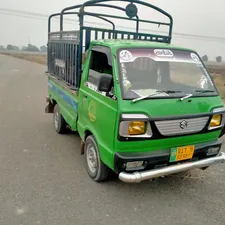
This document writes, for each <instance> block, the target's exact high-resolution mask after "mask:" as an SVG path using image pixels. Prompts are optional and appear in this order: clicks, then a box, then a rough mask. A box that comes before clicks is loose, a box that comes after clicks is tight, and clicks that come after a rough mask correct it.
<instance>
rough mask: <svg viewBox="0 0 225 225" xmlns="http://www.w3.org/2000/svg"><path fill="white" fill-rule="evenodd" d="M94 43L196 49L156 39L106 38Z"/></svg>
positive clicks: (114, 46) (111, 45) (109, 45)
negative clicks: (155, 40)
mask: <svg viewBox="0 0 225 225" xmlns="http://www.w3.org/2000/svg"><path fill="white" fill-rule="evenodd" d="M92 44H94V45H102V46H106V47H110V48H129V47H130V48H134V47H136V48H139V47H140V48H143V47H146V48H166V49H179V50H184V51H194V50H193V49H189V48H184V47H182V46H176V45H172V44H168V43H160V42H154V41H144V40H125V39H104V40H101V39H100V40H93V41H92Z"/></svg>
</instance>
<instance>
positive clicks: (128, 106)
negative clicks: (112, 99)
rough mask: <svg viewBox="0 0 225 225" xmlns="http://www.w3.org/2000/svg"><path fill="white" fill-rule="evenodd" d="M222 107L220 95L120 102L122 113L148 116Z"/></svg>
mask: <svg viewBox="0 0 225 225" xmlns="http://www.w3.org/2000/svg"><path fill="white" fill-rule="evenodd" d="M219 107H223V102H222V100H221V98H220V96H215V97H193V98H189V99H185V100H183V101H180V98H173V99H145V100H141V101H138V102H136V103H133V102H132V101H128V100H124V101H123V103H122V104H121V107H120V111H121V112H122V113H142V114H143V113H144V114H146V115H148V116H149V117H165V116H179V115H183V116H184V115H190V114H201V113H208V112H211V111H212V110H213V109H215V108H219Z"/></svg>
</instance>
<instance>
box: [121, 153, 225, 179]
mask: <svg viewBox="0 0 225 225" xmlns="http://www.w3.org/2000/svg"><path fill="white" fill-rule="evenodd" d="M223 162H225V153H223V152H221V153H220V154H219V155H217V156H215V157H212V158H208V159H203V160H199V161H196V162H187V163H181V164H177V165H173V166H168V167H165V168H160V169H153V170H148V171H144V172H134V173H126V172H121V173H120V174H119V179H120V180H121V181H123V182H126V183H139V182H141V181H144V180H149V179H152V178H157V177H162V176H167V175H170V174H174V173H179V172H183V171H187V170H191V169H196V168H204V167H208V166H211V165H214V164H218V163H223Z"/></svg>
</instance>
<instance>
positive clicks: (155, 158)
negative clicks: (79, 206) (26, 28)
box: [45, 0, 225, 183]
mask: <svg viewBox="0 0 225 225" xmlns="http://www.w3.org/2000/svg"><path fill="white" fill-rule="evenodd" d="M111 2H112V1H111V0H92V1H87V2H85V3H83V4H80V5H76V6H71V7H67V8H65V9H63V10H62V11H61V12H60V13H55V14H52V15H51V16H50V17H49V20H48V71H47V72H46V74H47V76H48V97H47V102H48V105H47V106H46V109H45V112H46V113H53V121H54V127H55V130H56V132H58V133H59V134H61V133H65V132H67V130H68V128H69V129H71V130H72V131H75V132H77V133H78V134H79V136H80V137H81V140H82V141H81V153H82V154H84V156H85V162H86V167H87V172H88V174H89V176H90V177H91V178H92V179H93V180H94V181H96V182H99V181H103V180H105V179H107V177H108V175H109V172H110V170H111V171H114V172H115V173H116V174H118V177H119V179H120V180H121V181H123V182H128V183H135V182H141V181H143V180H148V179H153V178H157V177H162V176H166V175H170V174H173V173H178V172H183V171H186V170H190V169H195V168H200V169H206V168H207V167H209V166H211V165H213V164H218V163H222V162H224V161H225V154H224V153H222V152H221V145H222V142H221V140H220V137H221V136H222V135H223V134H224V123H225V108H224V105H223V102H222V100H221V98H220V96H219V94H218V90H217V88H216V87H215V84H214V82H213V79H212V78H211V76H210V75H209V73H208V71H207V69H206V68H205V66H204V64H203V62H202V60H201V58H200V57H199V55H198V53H197V52H196V51H194V50H192V49H187V48H184V47H178V46H174V45H172V44H171V39H172V27H173V18H172V16H171V15H169V14H168V13H167V12H165V11H163V10H162V9H160V8H158V7H156V6H154V5H151V4H149V3H146V2H144V1H139V0H120V1H115V2H117V3H118V2H119V3H122V2H123V3H125V6H124V7H121V6H117V5H113V4H109V3H111ZM139 6H141V7H142V8H143V7H145V8H146V10H147V9H151V10H155V11H156V12H158V13H159V14H161V15H162V16H164V17H165V19H166V20H167V21H168V22H161V21H150V20H145V19H141V13H140V12H139V13H138V11H140V7H139ZM90 7H91V8H92V7H95V9H96V7H101V8H108V9H110V12H111V11H112V12H115V11H118V13H116V15H113V14H112V15H111V14H103V13H93V12H88V10H87V9H88V8H89V9H90ZM101 11H102V10H101ZM67 15H75V16H78V17H77V18H78V19H79V30H75V31H74V30H72V31H67V30H64V22H65V19H64V18H65V16H67ZM57 16H59V17H60V29H59V31H57V32H52V31H51V22H52V18H55V17H57ZM86 16H89V17H91V18H97V19H101V20H102V21H104V22H105V23H108V24H109V26H110V27H109V28H97V27H96V24H95V23H94V22H93V24H92V26H86V25H85V22H84V18H86ZM110 18H111V19H119V20H121V21H130V22H132V24H135V27H134V31H129V32H128V31H124V30H118V29H117V27H116V24H115V23H114V22H113V21H112V20H110ZM120 24H121V22H120ZM140 24H155V25H158V26H160V27H163V26H164V27H167V28H168V33H166V34H165V33H163V35H161V34H154V33H147V32H146V33H143V32H140ZM74 148H75V146H74Z"/></svg>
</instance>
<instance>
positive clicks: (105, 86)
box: [98, 73, 113, 92]
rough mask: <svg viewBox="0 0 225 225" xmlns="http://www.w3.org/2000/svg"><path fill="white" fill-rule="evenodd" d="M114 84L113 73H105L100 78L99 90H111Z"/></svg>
mask: <svg viewBox="0 0 225 225" xmlns="http://www.w3.org/2000/svg"><path fill="white" fill-rule="evenodd" d="M112 85H113V77H112V75H110V74H105V73H103V74H102V75H101V77H100V79H99V83H98V90H99V91H102V92H110V90H111V88H112Z"/></svg>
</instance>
